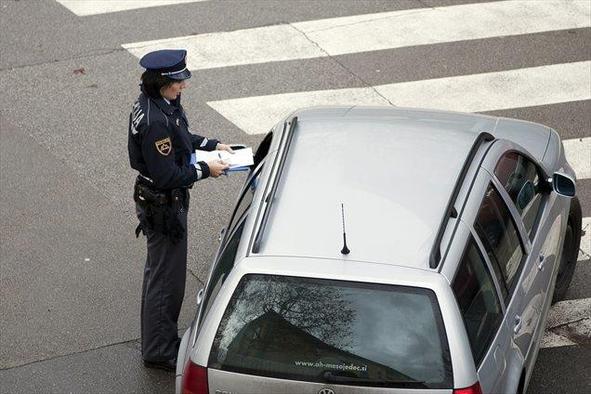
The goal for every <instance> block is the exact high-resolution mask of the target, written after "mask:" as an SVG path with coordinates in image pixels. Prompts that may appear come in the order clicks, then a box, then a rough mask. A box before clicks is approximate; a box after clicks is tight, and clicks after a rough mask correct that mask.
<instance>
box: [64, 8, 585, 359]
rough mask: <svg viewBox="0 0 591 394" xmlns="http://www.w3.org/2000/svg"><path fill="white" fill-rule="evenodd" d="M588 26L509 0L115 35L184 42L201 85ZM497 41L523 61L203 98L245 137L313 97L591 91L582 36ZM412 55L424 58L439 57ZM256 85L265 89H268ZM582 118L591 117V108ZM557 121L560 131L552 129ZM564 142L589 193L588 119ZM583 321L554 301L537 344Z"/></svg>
mask: <svg viewBox="0 0 591 394" xmlns="http://www.w3.org/2000/svg"><path fill="white" fill-rule="evenodd" d="M56 1H58V2H59V3H60V4H62V5H63V6H65V7H67V8H68V9H70V10H71V11H72V12H74V13H75V14H76V15H79V16H87V15H96V14H104V13H111V12H118V11H130V10H134V9H135V10H138V9H140V8H145V7H156V6H165V5H175V4H177V5H180V4H182V3H190V2H194V1H199V0H153V1H143V2H140V1H137V2H136V1H119V2H110V1H84V2H82V1H76V0H56ZM213 2H214V1H213V0H212V3H213ZM115 3H116V4H115ZM295 5H296V6H297V3H296V4H295ZM590 27H591V1H589V0H544V1H527V0H507V1H496V2H486V3H476V4H459V5H442V6H432V7H427V6H421V7H420V8H413V9H408V10H395V11H386V12H377V13H368V14H361V15H349V16H339V17H329V18H322V19H317V20H305V21H297V20H296V21H280V22H278V23H276V24H270V25H265V26H251V27H247V28H239V29H229V30H226V29H223V28H220V29H219V30H220V31H217V32H208V33H201V34H192V35H188V36H187V35H185V36H179V37H171V36H166V33H165V31H164V30H163V34H162V37H161V38H158V39H156V40H150V41H138V42H128V43H122V47H123V48H124V49H125V50H127V51H128V52H129V53H130V54H132V55H133V56H135V57H137V58H139V57H141V56H143V55H144V54H145V53H148V52H150V51H153V50H157V49H163V48H185V49H187V50H188V59H187V63H188V67H189V68H190V69H191V70H192V71H193V72H194V73H195V75H196V78H195V79H196V80H197V82H196V85H199V76H200V74H199V73H200V72H202V73H206V72H208V71H210V70H214V71H216V70H219V69H223V70H224V71H225V72H226V73H230V72H231V71H232V70H237V69H241V68H248V67H250V68H248V70H249V71H250V72H253V73H256V69H257V67H260V66H263V65H265V66H267V65H278V64H280V63H281V62H284V63H286V62H291V63H290V64H292V65H293V73H292V78H293V79H294V80H296V81H297V80H305V79H306V75H303V74H300V73H298V71H297V64H298V62H303V61H306V60H310V59H312V60H314V59H316V60H318V59H327V58H330V59H337V60H335V62H333V63H327V65H328V64H330V65H332V66H334V67H342V68H343V69H345V71H348V69H347V68H346V67H345V66H343V61H342V60H346V59H348V56H354V55H357V56H359V55H364V54H379V53H381V52H380V51H382V52H383V55H384V58H385V59H386V61H387V59H388V58H389V57H392V56H396V54H397V53H398V52H396V51H397V50H400V49H402V48H405V49H408V48H411V49H412V48H415V47H421V48H425V47H428V46H433V47H441V46H446V45H449V44H450V43H460V42H473V41H475V40H493V39H494V40H498V39H499V38H503V37H512V38H513V39H518V40H522V41H523V42H525V43H526V42H528V40H530V39H531V38H532V37H538V35H540V34H544V33H548V32H561V31H568V32H569V33H570V32H572V31H574V30H576V29H579V31H580V30H581V29H582V30H583V33H582V34H586V33H585V32H587V33H588V29H589V28H590ZM574 33H576V31H575V32H574ZM574 33H573V34H574ZM549 44H550V43H549ZM494 48H495V47H493V49H491V52H490V53H487V54H486V56H490V57H491V58H498V57H506V58H508V59H511V60H514V59H518V60H519V61H518V62H517V61H516V62H515V63H516V64H517V65H516V66H515V67H509V68H507V69H503V70H495V71H492V72H490V71H487V70H482V71H480V72H479V71H476V72H473V73H470V74H462V75H455V74H454V73H453V70H450V71H449V75H446V76H438V77H437V78H428V79H412V78H411V79H399V78H394V76H392V82H390V83H383V84H370V83H365V82H364V78H363V75H360V76H359V75H355V76H354V78H351V80H355V81H357V82H358V83H359V82H360V81H361V82H362V83H363V84H362V86H359V85H356V86H350V87H346V88H343V87H342V86H338V87H329V88H328V89H327V88H326V87H322V88H318V89H312V90H306V89H302V90H300V89H297V88H296V89H287V90H285V89H284V90H282V91H281V92H277V91H274V90H273V89H270V90H269V91H265V92H264V93H263V94H257V95H249V94H248V92H247V91H245V89H242V90H241V91H240V92H235V93H233V94H232V93H230V94H228V95H227V97H222V98H220V97H215V98H208V97H205V98H204V101H205V103H206V104H207V106H209V107H210V108H211V109H212V110H213V111H215V113H216V114H219V115H220V116H221V117H223V118H224V119H225V120H226V121H228V122H229V123H227V124H233V125H235V126H236V128H237V129H239V130H241V131H242V132H244V133H246V134H248V135H260V134H262V133H265V132H267V131H268V130H269V129H270V128H271V127H272V126H273V125H274V124H275V123H276V122H277V121H278V120H280V119H281V118H282V117H284V116H286V115H287V114H289V113H290V112H292V111H293V110H295V109H297V108H301V107H306V106H314V105H395V106H404V107H423V108H435V109H441V110H452V111H462V112H490V111H508V110H511V109H517V108H522V109H527V108H534V107H539V108H538V109H536V110H535V111H543V110H544V109H546V108H548V109H552V108H553V106H555V105H557V104H564V103H567V104H568V103H580V102H588V101H589V100H591V56H590V54H589V47H588V46H587V47H586V48H581V51H586V53H587V55H586V56H587V57H586V58H580V57H579V58H577V59H569V58H565V59H563V60H561V62H559V63H556V62H553V63H551V64H547V63H543V62H542V64H537V63H535V62H534V61H533V60H532V61H531V63H529V64H528V61H529V56H534V55H535V54H532V53H521V52H517V53H516V52H511V51H510V50H506V49H507V48H504V49H505V51H502V52H495V50H494ZM549 48H551V46H549ZM548 50H552V49H548ZM405 53H408V52H405ZM454 56H463V57H465V58H470V57H472V56H482V53H478V54H472V53H468V52H465V53H462V52H459V53H458V52H455V53H454ZM416 60H417V62H429V61H436V60H437V59H424V58H420V59H416ZM483 63H484V62H483ZM507 63H508V64H511V62H507ZM358 69H359V67H358ZM370 71H372V72H373V71H375V70H367V73H368V74H369V72H370ZM219 75H222V74H221V73H220V74H219ZM220 78H222V77H220ZM265 78H268V79H270V80H272V79H273V78H274V76H273V75H266V76H265ZM394 81H402V82H394ZM275 82H276V83H275V84H273V85H272V86H278V85H280V84H281V81H275ZM197 89H198V86H197ZM257 90H258V91H259V92H260V91H261V90H262V91H264V90H265V88H264V87H263V88H259V89H257ZM540 106H542V107H540ZM532 111H534V110H532ZM579 116H584V117H587V118H589V114H579ZM532 117H533V118H534V119H533V120H535V118H536V114H535V113H533V114H532ZM556 129H557V131H558V132H559V133H560V132H561V130H560V128H559V127H556ZM563 143H564V148H565V154H566V157H567V159H568V161H569V163H570V164H571V165H572V166H573V168H574V169H575V171H576V173H577V179H578V180H579V181H583V183H580V185H579V187H582V188H583V191H584V192H585V191H586V192H587V193H588V192H589V191H588V190H587V189H588V188H589V187H591V184H590V183H588V182H587V183H585V182H586V181H587V180H589V179H591V125H589V123H588V122H587V128H586V129H583V130H577V131H576V136H574V137H573V136H570V138H565V139H564V140H563ZM587 195H588V194H587ZM583 204H589V202H583ZM585 214H586V215H587V216H586V217H585V218H584V219H583V229H584V231H585V235H584V236H583V239H582V241H581V251H580V254H579V258H578V260H579V264H581V266H584V267H588V265H589V263H590V262H591V218H590V217H588V215H589V212H588V211H587V212H586V213H585ZM583 269H587V270H588V268H583ZM586 272H587V271H586ZM590 326H591V298H581V299H577V300H568V301H562V302H559V303H557V304H555V305H554V306H553V307H552V309H551V312H550V316H549V318H548V324H547V331H546V335H545V337H544V339H543V341H542V347H546V348H551V347H559V346H573V345H580V344H584V343H587V344H588V343H589V342H590V341H591V328H590ZM573 338H574V339H573Z"/></svg>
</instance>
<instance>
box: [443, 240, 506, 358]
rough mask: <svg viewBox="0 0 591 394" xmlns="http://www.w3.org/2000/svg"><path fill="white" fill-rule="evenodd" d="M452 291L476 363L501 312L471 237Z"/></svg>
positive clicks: (495, 327)
mask: <svg viewBox="0 0 591 394" xmlns="http://www.w3.org/2000/svg"><path fill="white" fill-rule="evenodd" d="M453 291H454V294H455V296H456V300H457V301H458V306H459V308H460V312H461V313H462V317H463V319H464V325H465V326H466V332H467V333H468V338H469V340H470V347H471V348H472V356H473V357H474V363H475V364H476V366H478V365H479V364H480V362H481V361H482V359H483V357H484V355H485V354H486V351H487V349H488V347H489V345H490V343H491V342H492V340H493V339H494V337H495V333H496V332H497V329H498V328H499V325H500V324H501V321H502V320H503V313H502V310H501V304H500V301H499V298H498V296H497V293H496V290H495V287H494V284H493V281H492V278H491V274H490V272H489V271H488V269H487V268H486V265H485V263H484V260H483V258H482V256H481V255H480V252H479V251H478V248H477V247H476V244H475V243H474V241H473V240H471V241H470V242H469V244H468V247H467V248H466V251H465V252H464V257H463V258H462V263H461V264H460V268H459V270H458V273H457V274H456V277H455V279H454V282H453Z"/></svg>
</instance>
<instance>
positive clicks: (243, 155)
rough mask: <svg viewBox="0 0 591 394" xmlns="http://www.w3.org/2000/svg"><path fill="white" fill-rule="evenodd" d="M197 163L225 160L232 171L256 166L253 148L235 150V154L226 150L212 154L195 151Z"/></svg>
mask: <svg viewBox="0 0 591 394" xmlns="http://www.w3.org/2000/svg"><path fill="white" fill-rule="evenodd" d="M195 157H196V159H197V161H205V162H208V161H212V160H223V161H224V162H225V163H228V164H229V165H230V169H234V168H238V167H246V166H251V165H253V164H254V159H253V154H252V148H243V149H238V150H235V151H234V153H230V152H226V151H225V150H214V151H211V152H208V151H204V150H199V149H197V150H196V151H195Z"/></svg>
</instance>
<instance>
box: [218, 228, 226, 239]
mask: <svg viewBox="0 0 591 394" xmlns="http://www.w3.org/2000/svg"><path fill="white" fill-rule="evenodd" d="M224 234H226V228H225V227H224V228H222V229H221V230H220V233H219V235H218V242H222V239H224Z"/></svg>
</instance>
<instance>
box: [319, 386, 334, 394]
mask: <svg viewBox="0 0 591 394" xmlns="http://www.w3.org/2000/svg"><path fill="white" fill-rule="evenodd" d="M318 394H334V390H333V389H329V388H328V387H325V388H323V389H321V390H320V391H319V392H318Z"/></svg>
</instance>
